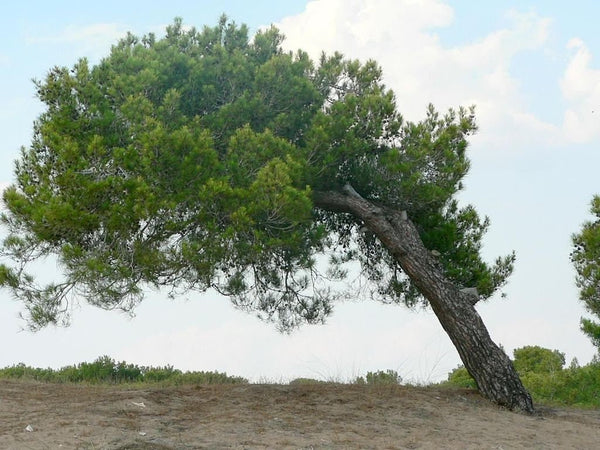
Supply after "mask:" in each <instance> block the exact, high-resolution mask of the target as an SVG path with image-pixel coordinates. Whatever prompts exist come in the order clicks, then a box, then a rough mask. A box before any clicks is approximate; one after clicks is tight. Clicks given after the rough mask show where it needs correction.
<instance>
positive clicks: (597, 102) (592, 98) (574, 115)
mask: <svg viewBox="0 0 600 450" xmlns="http://www.w3.org/2000/svg"><path fill="white" fill-rule="evenodd" d="M567 48H568V49H572V50H573V51H574V52H575V53H574V54H573V56H572V57H571V60H570V61H569V65H568V66H567V68H566V70H565V73H564V76H563V78H562V80H561V88H562V92H563V96H564V98H565V100H567V102H568V103H569V106H568V108H567V110H566V111H565V116H564V125H563V127H564V132H565V134H566V135H567V136H568V137H569V138H570V139H571V140H573V141H575V142H589V141H591V140H593V139H595V138H598V137H600V69H594V68H592V67H590V66H591V62H592V54H591V52H590V50H589V49H588V47H587V46H586V45H585V43H584V42H583V41H582V40H581V39H577V38H574V39H571V40H570V41H569V43H568V44H567Z"/></svg>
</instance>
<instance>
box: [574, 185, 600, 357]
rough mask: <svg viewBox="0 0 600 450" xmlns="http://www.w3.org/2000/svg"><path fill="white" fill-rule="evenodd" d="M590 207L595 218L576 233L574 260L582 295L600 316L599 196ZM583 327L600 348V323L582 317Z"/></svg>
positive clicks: (597, 315)
mask: <svg viewBox="0 0 600 450" xmlns="http://www.w3.org/2000/svg"><path fill="white" fill-rule="evenodd" d="M590 211H591V213H592V214H593V215H594V216H595V220H594V221H593V222H586V223H584V224H583V226H582V229H581V232H580V233H579V234H575V235H573V237H572V240H573V252H572V253H571V261H572V262H573V265H574V266H575V270H576V272H577V276H576V280H575V281H576V283H577V287H578V288H579V298H580V299H581V301H583V303H584V305H585V308H586V309H587V310H588V311H589V312H590V313H592V314H594V315H595V316H596V317H600V196H595V197H594V198H593V200H592V204H591V208H590ZM581 329H582V331H583V332H584V333H585V334H586V335H588V336H589V338H590V339H591V340H592V342H593V343H594V345H595V346H596V347H597V348H598V349H599V350H600V323H597V322H594V321H593V320H590V319H586V318H582V319H581Z"/></svg>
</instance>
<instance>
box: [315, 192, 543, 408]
mask: <svg viewBox="0 0 600 450" xmlns="http://www.w3.org/2000/svg"><path fill="white" fill-rule="evenodd" d="M314 201H315V206H317V207H318V208H321V209H323V210H327V211H333V212H345V213H349V214H352V215H353V216H354V217H356V218H357V219H358V220H361V221H362V222H363V223H364V225H365V226H366V227H367V228H368V229H369V230H370V231H371V232H373V233H374V234H375V235H376V236H377V237H378V238H379V239H380V241H381V242H382V243H383V245H384V246H385V247H386V248H387V249H388V251H389V252H390V253H391V255H392V256H393V257H394V258H395V259H396V260H397V261H398V263H399V264H400V266H401V267H402V269H403V270H404V272H405V273H406V274H407V275H408V276H409V277H410V278H411V280H412V281H413V282H414V283H415V285H416V286H417V287H418V288H419V290H420V292H421V293H422V294H423V295H424V296H425V297H426V298H427V300H429V303H430V305H431V308H432V309H433V311H434V313H435V315H436V316H437V318H438V320H439V321H440V323H441V325H442V327H443V328H444V330H446V333H448V336H449V337H450V339H451V340H452V343H453V344H454V346H455V347H456V349H457V350H458V354H459V355H460V358H461V359H462V361H463V363H464V365H465V367H466V369H467V370H468V371H469V373H470V374H471V376H472V377H473V378H474V379H475V381H476V382H477V386H478V387H479V390H480V391H481V393H482V394H483V395H485V396H486V397H487V398H489V399H490V400H492V401H495V402H496V403H498V404H500V405H502V406H505V407H507V408H510V409H512V410H515V409H517V410H522V411H524V412H527V413H532V412H533V410H534V409H533V403H532V400H531V396H530V395H529V393H528V392H527V390H526V389H525V388H524V387H523V384H522V383H521V380H520V378H519V376H518V374H517V373H516V371H515V369H514V367H513V365H512V363H511V361H510V359H509V358H508V356H506V354H505V353H504V351H502V350H501V349H500V348H499V347H498V346H497V345H496V344H495V343H494V342H493V341H492V339H491V338H490V335H489V333H488V331H487V329H486V327H485V325H484V323H483V321H482V319H481V317H480V316H479V314H478V313H477V311H476V310H475V307H474V302H473V299H472V297H473V296H472V295H470V294H469V293H465V292H461V291H460V290H459V289H458V288H457V287H456V286H455V285H454V284H453V283H452V282H451V281H450V280H448V279H447V278H446V277H445V275H444V273H443V272H442V270H441V269H440V267H439V265H438V263H437V261H436V259H435V258H433V257H432V255H431V254H430V252H429V251H428V250H427V249H426V248H425V246H424V245H423V242H422V240H421V238H420V236H419V233H418V231H417V229H416V227H415V226H414V224H413V223H412V222H411V221H410V219H409V218H408V217H407V215H406V212H404V211H397V210H392V209H389V208H382V207H379V206H377V205H375V204H374V203H372V202H370V201H368V200H366V199H364V198H363V197H361V196H360V195H359V194H358V193H356V191H354V189H353V188H352V187H351V186H349V185H347V186H346V187H345V188H344V191H343V192H316V193H315V196H314Z"/></svg>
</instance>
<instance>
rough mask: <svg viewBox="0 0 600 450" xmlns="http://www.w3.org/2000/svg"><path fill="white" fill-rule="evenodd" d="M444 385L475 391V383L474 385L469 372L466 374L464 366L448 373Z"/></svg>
mask: <svg viewBox="0 0 600 450" xmlns="http://www.w3.org/2000/svg"><path fill="white" fill-rule="evenodd" d="M446 384H449V385H452V386H459V387H463V388H473V389H477V383H475V380H474V379H473V378H472V377H471V375H469V372H467V369H466V368H465V367H464V366H458V367H457V368H456V369H454V370H453V371H452V372H450V373H449V374H448V381H447V382H446Z"/></svg>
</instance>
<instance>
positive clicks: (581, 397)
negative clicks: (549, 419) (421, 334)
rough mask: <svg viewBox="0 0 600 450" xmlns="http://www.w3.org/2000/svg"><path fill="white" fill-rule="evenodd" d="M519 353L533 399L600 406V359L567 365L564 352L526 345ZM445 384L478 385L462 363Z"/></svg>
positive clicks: (519, 365)
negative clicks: (581, 365)
mask: <svg viewBox="0 0 600 450" xmlns="http://www.w3.org/2000/svg"><path fill="white" fill-rule="evenodd" d="M514 354H515V361H514V364H515V368H517V370H518V371H519V374H520V377H521V381H522V382H523V385H524V386H525V388H526V389H527V390H528V391H529V392H530V393H531V396H532V397H533V400H534V401H535V402H539V403H547V404H553V405H565V406H566V405H568V406H579V407H593V408H599V407H600V361H598V360H596V359H595V360H593V361H592V362H591V363H589V364H588V365H585V366H583V367H580V366H579V364H577V363H576V362H575V361H574V362H573V363H571V365H570V367H568V368H567V369H563V368H562V367H563V366H564V361H565V359H564V354H563V353H561V352H558V351H557V350H548V349H545V348H541V347H523V348H521V349H517V350H515V352H514ZM442 384H443V385H451V386H460V387H468V388H476V387H477V385H476V383H475V380H473V378H471V376H470V375H469V373H468V372H467V369H465V368H464V367H463V366H459V367H457V368H456V369H454V370H453V371H452V372H450V373H449V374H448V381H446V382H444V383H442Z"/></svg>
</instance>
